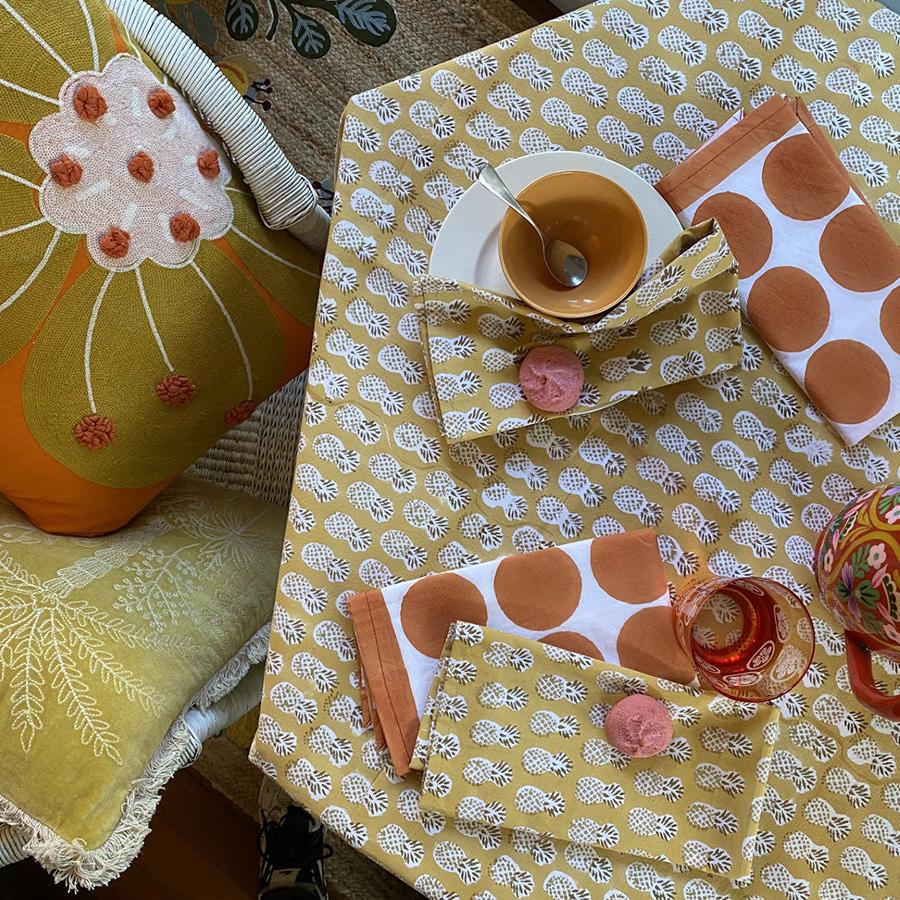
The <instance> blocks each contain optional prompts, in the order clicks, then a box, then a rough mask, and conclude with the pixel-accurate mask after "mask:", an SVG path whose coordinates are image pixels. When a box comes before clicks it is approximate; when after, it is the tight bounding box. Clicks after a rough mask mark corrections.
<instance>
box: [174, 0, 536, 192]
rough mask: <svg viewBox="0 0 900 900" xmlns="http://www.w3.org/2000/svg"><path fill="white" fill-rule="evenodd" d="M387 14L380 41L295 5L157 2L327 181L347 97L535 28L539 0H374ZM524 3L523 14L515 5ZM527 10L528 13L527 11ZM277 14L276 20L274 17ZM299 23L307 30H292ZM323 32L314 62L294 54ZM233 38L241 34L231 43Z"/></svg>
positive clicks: (301, 163)
mask: <svg viewBox="0 0 900 900" xmlns="http://www.w3.org/2000/svg"><path fill="white" fill-rule="evenodd" d="M377 3H378V5H382V6H383V7H385V8H386V9H387V10H388V11H389V12H390V13H391V16H390V21H387V22H385V20H380V22H379V23H376V25H375V26H374V27H375V28H376V29H377V28H378V25H379V24H382V25H387V26H389V27H391V28H394V24H393V20H394V19H396V26H395V30H394V31H393V34H392V36H391V37H390V39H389V40H388V41H387V42H386V43H383V44H381V45H380V46H379V45H372V44H371V43H365V42H364V41H363V40H360V39H359V37H358V36H359V35H362V36H363V37H364V38H365V39H366V40H370V41H371V40H382V39H383V37H384V36H383V35H377V34H370V35H367V34H366V32H365V30H364V29H363V28H361V27H358V28H357V29H356V32H355V34H356V35H357V36H354V33H351V31H349V30H347V28H346V27H342V25H341V23H340V22H339V21H338V20H336V19H335V18H334V17H333V16H332V15H329V14H328V13H327V12H325V11H323V10H321V9H317V8H315V7H309V6H306V4H305V3H304V2H303V0H188V2H183V0H182V2H168V3H166V2H164V0H156V5H157V6H158V7H160V8H161V9H163V10H164V11H165V12H167V13H168V15H169V16H170V17H171V18H172V19H173V20H175V21H176V22H177V23H178V24H179V25H180V26H181V27H182V29H184V30H185V31H186V32H188V33H189V34H190V35H191V36H192V37H193V38H194V40H195V41H196V42H197V43H198V44H200V45H201V46H202V47H203V49H204V50H206V51H207V53H209V54H210V56H212V57H213V58H214V59H215V60H216V62H217V63H218V64H219V65H220V67H221V68H222V70H223V71H224V72H225V73H226V74H227V75H228V76H229V77H230V78H231V79H232V81H233V82H234V83H235V85H236V86H237V87H238V89H239V90H240V91H241V92H242V93H243V94H244V95H245V96H246V97H247V98H248V100H249V101H250V102H251V103H253V104H254V105H255V106H256V108H257V110H258V111H259V112H260V115H261V116H262V118H263V120H264V121H265V122H266V124H267V125H268V126H269V129H270V130H271V131H272V133H273V134H274V135H275V138H276V139H277V140H278V142H279V143H280V144H281V146H282V147H283V148H284V150H285V152H286V153H287V155H288V157H289V158H290V159H291V161H292V162H293V163H294V165H296V166H297V167H298V168H299V169H300V170H301V171H302V172H303V173H304V174H306V175H307V177H309V178H311V179H313V180H324V179H325V178H328V177H330V175H331V171H332V167H333V162H334V152H335V145H336V139H337V129H338V123H339V121H340V117H341V113H342V112H343V110H344V107H345V106H346V104H347V101H348V100H349V99H350V97H351V96H353V95H354V94H357V93H360V92H361V91H364V90H367V89H368V88H372V87H377V86H378V85H381V84H384V83H385V82H388V81H392V80H394V79H395V78H400V77H401V76H403V75H407V74H409V73H411V72H418V71H420V70H421V69H424V68H427V67H428V66H431V65H435V64H436V63H439V62H441V61H443V60H445V59H449V58H451V57H453V56H456V55H458V54H460V53H465V52H466V51H468V50H474V49H477V48H478V47H483V46H484V45H485V44H489V43H493V42H494V41H497V40H499V39H500V38H502V37H506V36H507V35H510V34H514V33H516V32H519V31H522V30H523V29H525V28H529V27H531V26H532V25H534V23H535V18H534V17H533V14H534V13H537V14H540V12H541V11H542V10H543V9H544V8H545V7H546V8H547V10H548V12H547V14H546V15H544V16H543V17H544V18H549V16H550V15H551V13H550V12H549V10H550V9H551V8H550V7H549V4H548V3H547V0H520V5H517V4H516V2H514V0H377ZM523 7H524V8H523ZM526 9H527V10H529V12H526V11H525V10H526ZM273 10H275V11H277V13H278V15H277V20H276V17H275V16H274V15H273V12H272V11H273ZM298 17H299V18H301V19H303V20H304V21H307V20H311V21H312V23H313V25H314V27H315V29H316V30H314V31H310V29H309V28H306V27H304V28H302V29H296V28H295V27H294V23H295V22H296V21H297V19H298ZM316 33H318V34H319V35H322V34H325V35H326V37H325V38H324V39H323V40H327V41H328V42H329V46H328V49H327V52H326V53H325V55H324V56H322V57H321V58H319V59H309V58H305V57H304V56H303V55H301V52H300V51H298V50H297V49H296V48H295V46H294V42H295V41H296V42H297V43H299V45H300V47H301V48H302V50H303V51H304V52H307V53H308V52H311V51H312V52H317V51H318V50H319V49H321V47H320V46H319V45H315V44H312V45H310V43H309V42H308V41H304V36H306V37H309V35H310V34H313V35H315V34H316ZM235 35H240V36H244V37H245V39H243V40H236V39H235V37H234V36H235Z"/></svg>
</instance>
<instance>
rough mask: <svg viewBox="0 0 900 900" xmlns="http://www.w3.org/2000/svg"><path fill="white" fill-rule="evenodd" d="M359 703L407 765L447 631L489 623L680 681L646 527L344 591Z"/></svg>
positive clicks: (685, 672)
mask: <svg viewBox="0 0 900 900" xmlns="http://www.w3.org/2000/svg"><path fill="white" fill-rule="evenodd" d="M349 608H350V616H351V618H352V620H353V630H354V632H355V634H356V643H357V646H358V651H359V661H360V668H361V671H362V676H363V680H364V684H365V691H364V694H365V698H364V703H365V708H366V711H367V712H368V714H369V716H370V718H371V719H372V721H373V724H374V725H375V726H376V730H378V731H380V732H383V734H384V739H385V743H386V744H387V747H388V750H389V752H390V756H391V761H392V762H393V764H394V767H395V768H396V770H397V772H398V773H400V774H401V775H402V774H404V773H406V772H407V771H408V770H409V760H410V757H411V756H412V750H413V746H414V744H415V738H416V734H417V733H418V730H419V716H420V715H421V713H422V711H423V710H424V708H425V701H426V699H427V698H428V691H429V688H430V687H431V682H432V680H433V678H434V673H435V670H436V668H437V660H438V658H439V657H440V655H441V650H442V649H443V646H444V641H445V639H446V637H447V631H448V629H449V628H450V625H451V624H452V623H453V622H455V621H456V620H457V619H465V620H467V621H472V622H478V623H480V624H482V625H490V626H491V627H493V628H499V629H500V630H501V631H506V632H510V633H514V634H521V635H526V636H527V637H530V638H535V639H539V640H541V641H543V642H545V643H549V644H554V645H556V646H559V647H566V648H568V649H570V650H577V651H578V652H579V653H584V654H587V655H589V656H593V657H595V658H597V659H606V660H609V661H611V662H621V663H624V664H626V665H628V666H630V667H632V668H635V669H640V670H641V671H644V672H650V673H652V674H654V675H660V676H663V677H665V678H671V679H674V680H676V681H683V682H688V681H691V680H692V679H693V677H694V672H693V668H692V665H691V661H690V659H689V658H688V657H687V655H686V654H685V653H684V651H683V650H682V649H681V647H680V645H679V644H678V641H677V639H676V637H675V631H674V626H673V618H672V609H671V606H670V605H669V595H668V589H667V585H666V579H665V575H664V573H663V567H662V561H661V560H660V556H659V549H658V547H657V543H656V535H655V533H654V532H652V531H649V530H645V531H633V532H625V533H622V534H614V535H610V536H608V537H602V538H595V539H593V540H588V541H578V542H577V543H573V544H566V545H565V546H562V547H552V548H549V549H546V550H536V551H535V552H533V553H524V554H521V555H519V556H508V557H505V558H501V559H496V560H493V561H492V562H487V563H482V564H480V565H477V566H470V567H469V568H466V569H460V570H459V571H457V572H445V573H441V574H439V575H428V576H426V577H424V578H419V579H417V580H415V581H408V582H405V583H404V584H395V585H391V586H390V587H386V588H383V589H382V590H375V591H368V592H366V593H363V594H357V595H356V596H355V597H351V598H350V600H349Z"/></svg>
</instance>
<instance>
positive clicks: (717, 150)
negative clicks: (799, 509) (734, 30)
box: [656, 97, 900, 445]
mask: <svg viewBox="0 0 900 900" xmlns="http://www.w3.org/2000/svg"><path fill="white" fill-rule="evenodd" d="M656 187H657V190H658V191H659V192H660V193H661V194H662V196H663V197H665V199H666V200H667V201H668V202H669V204H670V205H671V206H672V208H673V209H674V210H675V212H676V213H677V214H678V216H679V218H680V219H681V221H682V222H683V223H684V224H690V223H692V222H702V221H704V220H706V219H708V218H709V217H710V216H714V217H715V218H716V219H717V221H718V222H719V225H720V226H721V227H722V229H723V231H724V232H725V236H726V238H727V239H728V243H729V245H730V246H731V250H732V252H733V253H734V255H735V257H736V259H737V261H738V263H739V273H738V274H739V278H740V296H741V303H742V305H743V308H744V310H745V312H746V314H747V317H748V318H749V319H750V321H751V322H752V323H753V325H754V326H755V328H756V330H757V331H758V332H759V335H760V337H762V339H763V340H764V341H765V342H766V343H767V344H768V345H769V347H771V349H772V350H773V352H774V353H775V354H776V356H777V357H778V358H779V359H780V360H781V362H782V363H783V364H784V366H785V368H786V369H787V370H788V371H789V372H790V373H791V375H792V376H793V378H794V379H795V380H796V381H797V383H798V384H799V385H801V386H802V387H803V388H804V390H805V391H806V394H807V396H808V397H809V398H810V400H811V401H812V402H813V404H814V405H815V406H816V408H817V409H818V410H819V412H820V413H821V414H822V415H823V416H825V417H826V418H827V419H828V421H829V422H830V423H831V425H832V426H833V427H834V429H835V431H836V432H837V433H838V434H839V435H840V436H841V438H842V439H843V440H844V441H845V443H847V444H849V445H852V444H855V443H857V442H858V441H860V440H862V438H864V437H865V436H866V435H867V434H869V433H870V432H871V431H872V430H873V429H875V428H877V427H878V426H879V425H881V424H882V423H883V422H886V421H887V420H888V419H890V418H891V417H893V416H894V415H896V413H898V412H900V247H897V245H896V244H895V243H894V242H893V240H891V238H890V236H889V235H888V234H887V232H886V231H885V230H884V228H883V227H882V226H881V224H880V222H879V221H878V218H877V216H876V215H875V213H874V212H872V210H871V209H869V207H868V206H867V205H866V203H865V200H864V199H863V198H862V197H861V196H860V195H859V194H858V193H857V191H856V189H855V187H854V185H853V183H852V181H851V180H850V176H849V175H848V174H847V171H846V170H845V169H844V167H843V165H842V164H841V162H840V160H839V159H838V158H837V156H836V155H835V153H834V151H833V150H832V148H831V146H830V145H829V143H828V141H827V139H826V138H825V136H824V135H823V134H822V132H821V131H820V130H819V128H818V126H817V125H816V124H815V122H814V121H813V119H812V116H811V115H810V113H809V110H807V108H806V106H804V104H803V102H802V101H801V100H799V99H796V98H794V99H785V98H781V97H775V98H773V99H771V100H769V101H767V102H766V103H764V104H762V106H760V107H759V108H758V109H755V110H753V111H752V112H750V113H747V114H746V115H744V114H743V113H738V114H737V115H736V116H735V117H733V118H732V119H731V120H729V121H728V122H726V123H725V125H724V126H723V127H722V128H721V129H720V130H719V132H718V133H717V134H716V135H715V136H714V137H713V138H712V139H711V140H710V141H708V142H707V143H706V144H704V146H703V147H701V148H700V149H699V150H697V151H696V152H695V153H694V154H693V155H692V156H690V157H689V158H688V159H687V160H685V162H683V163H682V164H681V165H680V166H678V167H677V168H676V169H674V170H673V171H672V172H670V173H669V174H668V175H667V176H666V177H665V178H663V179H662V180H661V181H660V182H659V183H658V184H657V186H656Z"/></svg>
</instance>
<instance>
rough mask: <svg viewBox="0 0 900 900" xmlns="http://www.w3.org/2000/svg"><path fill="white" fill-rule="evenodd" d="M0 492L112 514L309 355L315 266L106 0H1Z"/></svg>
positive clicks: (138, 504) (45, 520)
mask: <svg viewBox="0 0 900 900" xmlns="http://www.w3.org/2000/svg"><path fill="white" fill-rule="evenodd" d="M0 255H2V259H3V266H2V267H0V422H2V423H3V429H4V440H3V442H2V443H0V492H2V493H4V494H5V495H6V496H7V497H8V498H9V499H10V500H12V501H13V502H14V503H15V504H16V505H17V506H19V507H20V508H21V509H22V510H23V511H24V512H25V513H26V514H27V515H28V516H29V518H31V519H32V521H34V522H35V523H36V524H37V525H39V526H40V527H41V528H43V529H45V530H47V531H52V532H59V533H76V534H97V533H103V532H108V531H111V530H113V529H115V528H118V527H120V526H121V525H123V524H124V523H125V522H127V521H128V520H129V519H131V518H132V516H133V515H134V514H135V513H136V512H137V511H138V510H140V509H141V508H142V507H143V506H144V505H145V504H146V503H147V502H149V501H150V500H151V499H152V498H153V497H154V496H155V495H156V494H157V493H159V491H160V490H162V489H163V488H164V487H165V486H166V485H167V484H168V483H169V482H170V481H171V480H172V478H173V477H174V476H175V475H176V474H178V473H179V472H180V471H182V470H183V469H185V468H186V467H187V466H188V465H189V464H190V463H192V462H193V461H194V460H195V459H196V458H197V457H199V456H200V455H202V454H203V453H204V452H205V451H206V449H207V448H208V447H209V446H211V445H212V444H213V443H214V442H215V441H216V440H217V439H218V438H219V437H220V436H221V435H222V433H223V432H224V431H226V430H227V429H228V428H230V427H231V426H233V425H235V424H237V423H239V422H241V421H243V420H244V419H245V418H246V417H247V416H248V415H250V413H251V412H252V411H253V409H254V408H255V406H256V405H257V404H258V403H259V402H260V401H261V400H263V399H265V398H266V397H267V396H268V395H269V394H271V393H272V392H273V391H275V390H276V389H277V388H278V387H279V386H280V385H282V384H283V383H284V382H285V381H287V380H288V379H290V378H291V377H293V376H294V375H296V374H298V373H299V372H300V371H302V370H303V369H304V368H305V367H306V364H307V360H308V354H309V346H310V342H311V328H310V325H311V323H312V317H313V315H314V311H315V298H316V291H317V286H318V269H319V264H318V261H317V260H316V259H315V257H314V256H313V255H312V254H311V253H310V252H309V251H307V250H306V249H305V248H303V247H302V246H301V245H300V244H299V243H298V242H297V241H296V240H294V239H293V238H292V237H291V236H290V235H287V234H285V233H280V232H270V231H267V230H266V229H265V228H264V227H263V225H262V223H261V221H260V219H259V215H258V213H257V211H256V207H255V205H254V203H253V200H252V198H251V197H250V196H249V194H248V193H247V190H246V188H245V187H244V185H243V183H242V182H241V180H240V177H239V175H238V173H237V172H236V171H234V170H233V169H232V168H231V167H230V166H229V164H228V161H227V159H226V158H225V154H224V152H223V151H222V149H221V147H220V146H219V145H218V143H217V142H216V140H215V138H214V137H212V136H211V135H209V134H208V133H207V132H206V131H205V130H204V129H203V127H202V126H201V125H200V123H199V121H198V120H197V118H196V116H195V115H194V113H193V111H192V110H191V108H190V106H189V105H188V104H187V102H186V101H185V100H184V99H183V98H182V97H181V96H180V94H179V93H178V91H177V90H176V88H175V87H174V86H173V85H172V84H170V83H168V81H167V79H166V78H165V77H164V76H163V75H162V74H161V73H160V72H159V70H158V69H157V68H156V67H155V66H154V64H153V63H152V62H151V61H150V60H149V58H148V57H147V56H146V55H145V54H144V53H143V52H142V51H141V50H140V48H139V47H137V46H136V45H135V44H134V42H133V41H132V40H131V38H130V37H129V35H128V34H127V32H126V31H125V29H124V27H123V26H122V24H121V23H120V22H118V21H117V20H116V19H114V18H113V17H112V16H111V15H110V13H109V12H108V11H107V9H106V7H105V6H104V5H103V3H102V2H101V0H65V2H61V3H27V2H25V0H11V2H9V3H3V4H2V6H0Z"/></svg>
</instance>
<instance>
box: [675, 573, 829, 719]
mask: <svg viewBox="0 0 900 900" xmlns="http://www.w3.org/2000/svg"><path fill="white" fill-rule="evenodd" d="M673 607H674V610H675V634H676V636H677V637H678V640H679V642H680V644H681V646H682V647H683V648H684V650H685V652H686V653H687V654H688V655H689V656H690V657H691V659H692V660H693V662H694V666H695V668H696V670H697V674H698V676H699V677H700V680H701V681H703V682H704V683H705V684H706V686H708V687H710V688H712V689H713V690H714V691H717V692H718V693H720V694H724V695H725V696H726V697H729V698H730V699H732V700H742V701H744V702H747V703H764V702H766V701H767V700H774V699H775V698H776V697H780V696H781V695H782V694H784V693H786V692H787V691H789V690H790V689H791V688H792V687H793V686H794V685H795V684H797V682H798V681H800V679H801V678H802V677H803V676H804V675H805V674H806V670H807V669H808V668H809V664H810V663H811V662H812V658H813V653H814V651H815V646H816V639H815V634H814V631H813V623H812V619H811V618H810V616H809V613H808V612H807V611H806V606H805V605H804V603H803V601H802V600H801V599H800V598H799V597H798V596H797V595H796V594H795V593H793V591H790V590H788V589H787V588H786V587H784V585H781V584H779V583H778V582H777V581H772V580H770V579H768V578H713V579H711V580H709V581H699V582H693V583H692V584H689V585H687V586H686V587H685V588H684V589H682V590H681V591H680V592H679V593H678V595H677V596H676V598H675V602H674V603H673Z"/></svg>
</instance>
